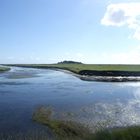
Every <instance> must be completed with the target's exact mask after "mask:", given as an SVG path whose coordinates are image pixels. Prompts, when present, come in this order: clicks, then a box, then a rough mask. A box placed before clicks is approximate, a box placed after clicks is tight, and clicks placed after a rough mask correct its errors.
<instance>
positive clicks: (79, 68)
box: [11, 64, 140, 77]
mask: <svg viewBox="0 0 140 140" xmlns="http://www.w3.org/2000/svg"><path fill="white" fill-rule="evenodd" d="M11 66H22V67H31V68H44V69H45V68H51V69H56V68H57V69H63V70H68V71H71V72H74V73H76V74H79V75H87V76H112V77H115V76H140V65H107V64H106V65H101V64H100V65H97V64H18V65H17V64H16V65H11Z"/></svg>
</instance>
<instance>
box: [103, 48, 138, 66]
mask: <svg viewBox="0 0 140 140" xmlns="http://www.w3.org/2000/svg"><path fill="white" fill-rule="evenodd" d="M101 57H102V60H104V62H109V63H112V64H113V63H114V64H140V47H136V48H135V49H132V50H129V51H127V52H121V53H117V52H116V53H110V54H109V53H104V54H102V55H101Z"/></svg>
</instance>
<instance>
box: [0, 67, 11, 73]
mask: <svg viewBox="0 0 140 140" xmlns="http://www.w3.org/2000/svg"><path fill="white" fill-rule="evenodd" d="M8 70H10V68H8V67H0V72H4V71H8Z"/></svg>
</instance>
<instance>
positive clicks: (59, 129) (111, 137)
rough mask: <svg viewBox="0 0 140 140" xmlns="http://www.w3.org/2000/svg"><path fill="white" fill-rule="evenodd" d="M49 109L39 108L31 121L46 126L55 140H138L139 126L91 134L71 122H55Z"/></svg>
mask: <svg viewBox="0 0 140 140" xmlns="http://www.w3.org/2000/svg"><path fill="white" fill-rule="evenodd" d="M53 113H54V112H53V110H52V109H51V108H45V107H40V108H38V109H37V110H36V111H35V112H34V114H33V120H34V121H36V122H38V123H41V124H43V125H46V126H48V127H49V128H50V129H51V130H52V132H53V133H54V135H55V136H56V140H140V126H132V127H126V128H114V129H107V130H99V131H98V132H95V133H93V132H91V130H90V129H89V128H88V127H85V126H83V125H82V124H79V123H76V122H73V121H64V120H56V119H54V118H53V117H52V114H53Z"/></svg>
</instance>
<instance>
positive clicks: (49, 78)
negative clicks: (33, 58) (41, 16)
mask: <svg viewBox="0 0 140 140" xmlns="http://www.w3.org/2000/svg"><path fill="white" fill-rule="evenodd" d="M42 105H43V106H51V107H52V108H53V110H54V112H57V113H56V117H57V118H58V119H66V120H73V121H78V122H81V123H83V124H85V125H88V126H89V127H90V128H91V129H100V128H104V127H105V128H106V127H109V128H110V127H121V126H128V125H138V124H140V83H139V82H133V83H132V82H131V83H130V82H129V83H128V82H126V83H115V82H114V83H111V82H110V83H109V82H88V81H82V80H80V79H78V78H77V77H74V76H73V75H71V74H67V73H63V72H60V71H54V70H40V69H27V68H14V67H13V68H12V69H11V71H9V72H6V73H2V74H0V133H6V132H7V133H9V132H26V131H32V130H39V129H46V127H44V126H42V125H39V124H37V123H35V122H33V121H32V113H33V111H34V110H35V109H36V108H37V107H38V106H42Z"/></svg>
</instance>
